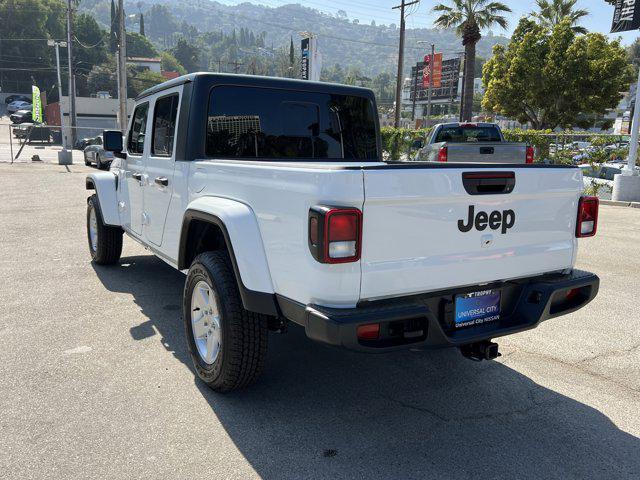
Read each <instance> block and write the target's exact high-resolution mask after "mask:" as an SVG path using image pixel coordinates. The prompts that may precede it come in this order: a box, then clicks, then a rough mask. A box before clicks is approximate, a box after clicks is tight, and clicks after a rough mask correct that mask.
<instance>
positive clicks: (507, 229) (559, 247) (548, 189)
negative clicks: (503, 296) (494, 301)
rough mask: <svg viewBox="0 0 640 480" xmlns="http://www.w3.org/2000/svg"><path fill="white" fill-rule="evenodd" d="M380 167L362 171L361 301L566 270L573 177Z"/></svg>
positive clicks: (569, 171) (577, 184)
mask: <svg viewBox="0 0 640 480" xmlns="http://www.w3.org/2000/svg"><path fill="white" fill-rule="evenodd" d="M387 167H388V168H380V169H365V170H364V187H365V203H364V208H363V219H364V221H363V235H362V284H361V295H360V296H361V299H375V298H383V297H390V296H397V295H408V294H412V293H422V292H427V291H434V290H442V289H447V288H452V287H459V286H463V285H477V284H481V283H486V282H492V281H497V280H506V279H512V278H519V277H526V276H531V275H536V274H541V273H545V272H552V271H556V270H563V269H566V268H571V267H572V266H573V262H574V254H575V249H576V246H577V241H576V238H575V224H576V216H577V208H578V199H579V196H580V195H581V192H582V178H581V172H580V170H579V169H577V168H564V167H561V168H555V167H544V166H541V167H517V168H508V169H502V170H500V169H499V168H476V169H474V168H470V167H465V168H451V167H447V168H443V167H435V168H429V167H424V166H419V165H412V166H411V167H406V166H405V167H404V168H401V167H398V168H396V167H395V166H392V165H389V166H387ZM463 174H464V175H465V177H466V179H464V180H463ZM487 176H489V177H498V178H494V179H493V180H492V179H490V178H489V179H486V178H484V177H487ZM501 177H503V178H504V179H501ZM482 185H488V186H482ZM503 189H506V190H507V191H508V190H509V189H512V190H511V191H510V192H509V193H500V192H502V191H503ZM467 190H469V191H467ZM470 217H471V218H472V220H471V221H469V218H470Z"/></svg>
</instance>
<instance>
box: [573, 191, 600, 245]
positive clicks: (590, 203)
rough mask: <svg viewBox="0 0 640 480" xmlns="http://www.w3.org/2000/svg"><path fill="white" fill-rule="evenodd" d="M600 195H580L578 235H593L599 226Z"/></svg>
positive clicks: (580, 236)
mask: <svg viewBox="0 0 640 480" xmlns="http://www.w3.org/2000/svg"><path fill="white" fill-rule="evenodd" d="M599 204H600V201H599V200H598V197H580V202H579V203H578V221H577V222H576V237H578V238H584V237H593V236H594V235H595V234H596V230H597V228H598V206H599Z"/></svg>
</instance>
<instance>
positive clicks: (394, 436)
mask: <svg viewBox="0 0 640 480" xmlns="http://www.w3.org/2000/svg"><path fill="white" fill-rule="evenodd" d="M87 171H89V169H88V168H87V167H85V166H84V165H73V166H70V167H68V168H65V167H61V166H57V165H52V164H46V163H40V164H36V163H24V164H16V165H9V164H7V163H1V164H0V178H1V179H2V183H3V188H2V189H0V225H1V226H2V228H0V242H1V245H2V248H1V249H0V278H2V280H3V281H2V284H1V286H0V300H1V306H2V309H1V312H2V313H1V314H0V345H1V347H2V348H0V412H2V413H1V415H0V472H2V473H1V474H0V476H1V477H2V478H10V479H26V478H29V479H38V478H118V479H120V478H122V479H124V478H126V479H129V478H172V479H173V478H185V479H195V478H207V479H211V478H215V479H227V478H229V479H252V478H264V479H278V480H280V479H306V478H310V479H316V478H317V479H321V478H331V479H341V478H344V479H357V478H365V479H378V478H380V479H426V478H438V479H440V478H461V479H469V478H478V479H487V478H519V479H522V478H532V479H534V478H535V479H540V478H545V479H548V478H558V479H569V478H579V479H584V478H593V479H596V478H598V479H599V478H607V479H613V478H635V479H637V478H639V477H640V438H639V437H640V414H639V413H638V412H639V411H640V316H639V315H638V304H637V302H638V299H637V298H636V295H638V293H639V292H640V275H639V274H638V272H639V271H640V210H638V209H633V208H623V207H609V206H606V207H602V208H601V224H600V231H599V233H598V235H597V236H596V237H595V238H593V239H585V240H583V241H581V242H582V243H581V250H580V253H579V258H578V267H580V268H583V269H586V270H591V271H594V272H596V273H597V274H598V275H600V277H601V280H602V284H601V290H600V294H599V296H598V297H597V298H596V300H595V301H594V302H593V303H592V304H590V305H589V306H588V307H587V308H585V309H583V310H582V311H580V312H577V313H575V314H572V315H569V316H566V317H562V318H560V319H555V320H552V321H549V322H546V323H545V324H543V325H542V326H540V328H538V329H536V330H533V331H529V332H525V333H521V334H517V335H514V336H512V337H508V338H505V339H502V340H501V341H500V345H501V350H502V352H503V356H502V357H501V358H500V359H498V360H497V361H493V362H482V363H474V362H471V361H469V360H465V359H463V358H462V357H461V356H460V355H459V354H458V353H457V351H453V350H445V351H437V352H420V351H410V352H404V353H396V354H385V355H373V356H371V355H362V354H355V353H350V352H347V351H342V350H336V349H332V348H330V347H326V346H323V345H319V344H315V343H313V342H311V341H310V340H308V339H306V337H305V336H304V334H303V332H302V331H301V330H300V329H299V328H297V327H291V328H290V331H289V333H288V334H286V335H273V336H272V337H271V338H270V342H271V343H270V346H269V348H270V351H269V361H268V368H267V370H266V373H265V374H264V376H263V377H262V378H261V380H260V381H259V382H258V383H257V384H256V385H254V386H253V387H252V388H250V389H248V390H244V391H241V392H238V393H234V394H230V395H218V394H215V393H213V392H211V391H209V390H208V389H207V388H206V387H204V386H203V385H202V384H201V383H200V382H199V381H197V380H195V379H194V375H193V374H192V371H191V368H190V365H189V359H188V356H187V352H186V346H185V340H184V334H183V330H182V323H181V319H180V317H181V313H180V306H179V305H180V302H181V291H182V287H183V282H184V276H183V275H182V274H181V273H179V272H176V271H174V270H172V269H171V268H170V267H169V266H167V265H165V264H164V263H163V262H161V261H160V260H158V259H156V258H155V257H153V256H150V255H149V254H148V252H146V251H145V250H144V249H143V248H142V247H140V246H138V245H136V244H134V243H133V242H132V241H131V240H125V249H124V252H123V258H122V261H121V264H120V265H119V266H116V267H98V266H94V265H92V264H91V262H90V261H89V253H88V250H87V240H86V234H85V226H84V222H85V200H86V197H87V192H86V191H85V190H84V174H85V173H86V172H87Z"/></svg>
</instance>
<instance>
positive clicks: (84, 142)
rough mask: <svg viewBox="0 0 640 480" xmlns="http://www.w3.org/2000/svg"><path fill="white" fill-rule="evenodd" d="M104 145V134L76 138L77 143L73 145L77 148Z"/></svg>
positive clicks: (82, 148)
mask: <svg viewBox="0 0 640 480" xmlns="http://www.w3.org/2000/svg"><path fill="white" fill-rule="evenodd" d="M96 144H99V145H102V135H98V136H97V137H85V138H79V139H77V140H76V143H75V144H74V145H73V148H75V149H76V150H84V149H85V148H87V147H88V146H89V145H96Z"/></svg>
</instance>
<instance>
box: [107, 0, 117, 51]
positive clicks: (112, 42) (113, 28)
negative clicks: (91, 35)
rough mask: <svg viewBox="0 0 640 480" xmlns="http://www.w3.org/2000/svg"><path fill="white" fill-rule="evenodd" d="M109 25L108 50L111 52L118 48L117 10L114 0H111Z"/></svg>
mask: <svg viewBox="0 0 640 480" xmlns="http://www.w3.org/2000/svg"><path fill="white" fill-rule="evenodd" d="M109 25H110V27H109V51H110V52H112V53H113V52H115V51H116V50H117V49H118V10H117V9H116V4H115V2H114V0H111V20H110V24H109Z"/></svg>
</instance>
